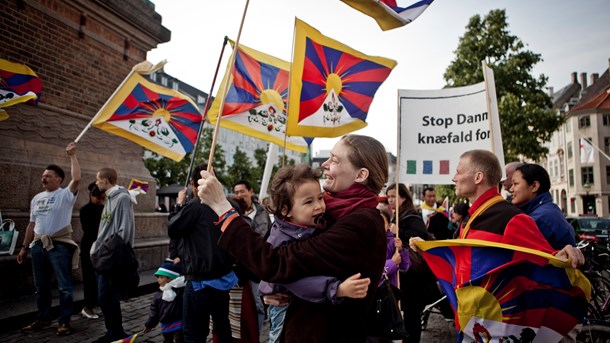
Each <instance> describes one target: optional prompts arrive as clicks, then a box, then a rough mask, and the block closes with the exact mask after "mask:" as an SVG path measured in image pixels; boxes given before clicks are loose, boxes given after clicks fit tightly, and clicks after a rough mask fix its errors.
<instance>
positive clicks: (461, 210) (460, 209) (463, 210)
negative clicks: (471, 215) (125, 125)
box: [453, 202, 470, 218]
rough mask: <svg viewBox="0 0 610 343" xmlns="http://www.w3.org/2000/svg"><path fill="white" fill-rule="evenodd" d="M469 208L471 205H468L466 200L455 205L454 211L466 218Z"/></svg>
mask: <svg viewBox="0 0 610 343" xmlns="http://www.w3.org/2000/svg"><path fill="white" fill-rule="evenodd" d="M469 209H470V205H468V203H465V202H459V203H457V204H455V205H453V212H455V213H457V214H459V215H461V216H462V217H463V218H466V217H467V216H468V210H469Z"/></svg>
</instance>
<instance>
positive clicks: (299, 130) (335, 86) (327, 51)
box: [288, 19, 396, 137]
mask: <svg viewBox="0 0 610 343" xmlns="http://www.w3.org/2000/svg"><path fill="white" fill-rule="evenodd" d="M295 25H296V28H295V40H294V51H293V61H292V68H291V69H290V103H289V115H288V134H290V135H296V136H307V137H338V136H341V135H344V134H346V133H349V132H352V131H355V130H358V129H361V128H363V127H365V126H366V125H367V124H366V117H367V114H368V111H369V107H370V106H371V103H372V101H373V97H374V96H375V93H376V92H377V89H378V88H379V86H381V84H382V83H383V81H385V79H386V78H387V77H388V76H389V75H390V72H391V71H392V69H393V68H394V67H395V66H396V61H393V60H390V59H387V58H383V57H373V56H367V55H365V54H363V53H361V52H358V51H356V50H354V49H352V48H350V47H348V46H347V45H344V44H342V43H340V42H338V41H336V40H334V39H331V38H328V37H326V36H324V35H322V34H321V33H320V32H319V31H318V30H316V29H314V28H313V27H311V26H309V25H307V24H306V23H304V22H302V21H300V20H298V19H296V24H295Z"/></svg>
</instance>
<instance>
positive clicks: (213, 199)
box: [197, 170, 231, 216]
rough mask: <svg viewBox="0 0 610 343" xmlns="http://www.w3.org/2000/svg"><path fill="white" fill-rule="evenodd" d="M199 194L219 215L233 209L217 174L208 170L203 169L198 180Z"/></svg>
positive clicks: (203, 201)
mask: <svg viewBox="0 0 610 343" xmlns="http://www.w3.org/2000/svg"><path fill="white" fill-rule="evenodd" d="M197 183H198V185H199V186H198V187H197V196H198V197H199V199H201V202H202V203H204V204H206V205H208V206H210V208H212V210H213V211H214V212H216V214H217V215H219V216H220V215H222V214H224V213H226V212H227V211H229V210H230V209H231V204H230V203H229V201H228V200H227V198H226V197H225V193H224V189H223V187H222V185H221V184H220V182H219V181H218V179H217V178H216V176H214V175H213V174H212V173H210V172H208V171H207V170H202V171H201V179H199V181H197Z"/></svg>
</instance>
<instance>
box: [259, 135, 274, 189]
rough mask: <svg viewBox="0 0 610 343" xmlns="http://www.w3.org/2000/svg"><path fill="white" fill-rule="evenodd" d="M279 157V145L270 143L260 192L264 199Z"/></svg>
mask: <svg viewBox="0 0 610 343" xmlns="http://www.w3.org/2000/svg"><path fill="white" fill-rule="evenodd" d="M276 159H277V145H275V144H274V143H269V147H268V148H267V161H266V162H265V170H264V171H263V177H262V180H261V190H260V192H259V193H258V198H259V199H263V198H264V197H266V196H267V189H268V188H269V180H270V179H271V172H272V171H273V164H274V162H275V160H276Z"/></svg>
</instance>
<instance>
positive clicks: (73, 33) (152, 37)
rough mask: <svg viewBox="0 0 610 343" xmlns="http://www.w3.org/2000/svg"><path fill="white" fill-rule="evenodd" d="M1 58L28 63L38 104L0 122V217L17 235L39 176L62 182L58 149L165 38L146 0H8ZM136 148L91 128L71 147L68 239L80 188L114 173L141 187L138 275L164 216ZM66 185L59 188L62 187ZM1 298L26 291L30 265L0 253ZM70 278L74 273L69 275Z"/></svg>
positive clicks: (155, 249)
mask: <svg viewBox="0 0 610 343" xmlns="http://www.w3.org/2000/svg"><path fill="white" fill-rule="evenodd" d="M2 12H3V15H2V16H0V36H1V37H3V38H2V44H1V45H0V58H2V59H6V60H9V61H11V62H15V63H22V64H25V65H27V66H29V67H30V68H31V69H32V70H34V71H35V72H36V73H37V75H38V76H39V77H40V79H41V80H42V83H43V90H42V96H41V98H40V99H39V102H38V105H37V106H33V105H29V104H17V105H15V106H11V107H8V108H6V109H5V110H6V111H7V112H8V114H9V116H10V117H9V119H8V120H5V121H2V122H0V176H1V181H0V210H1V211H2V215H3V217H4V218H11V219H13V220H14V221H15V222H16V224H17V229H18V230H19V231H21V234H20V237H19V243H18V244H17V245H18V248H19V247H20V246H21V241H22V240H23V233H24V232H25V231H24V230H25V228H26V226H27V224H28V222H29V207H30V200H31V199H32V197H33V196H34V195H35V194H37V193H38V192H40V191H42V190H43V189H42V185H41V175H42V172H43V171H44V168H45V167H46V166H47V165H49V164H52V163H54V164H57V165H59V166H61V167H62V168H64V170H65V171H66V175H67V177H66V178H67V179H68V178H69V177H68V175H69V171H70V159H69V158H68V156H67V155H66V153H65V147H66V145H67V144H68V143H69V142H71V141H74V140H75V139H76V137H77V136H78V135H79V133H80V132H81V131H82V130H83V129H84V128H85V127H86V126H87V124H88V123H89V121H90V120H91V119H92V117H93V116H94V115H95V114H96V113H97V111H98V110H99V109H100V108H101V107H102V105H103V104H104V103H105V102H106V100H107V99H108V98H109V97H110V95H111V94H112V93H113V92H114V90H115V89H116V87H117V86H118V85H119V84H120V83H121V82H122V80H123V79H124V78H125V76H126V75H127V74H128V72H129V71H130V70H131V68H132V66H134V65H135V64H137V63H139V62H141V61H143V60H145V59H146V54H147V52H148V51H150V50H151V49H153V48H155V47H156V46H157V45H158V44H160V43H163V42H167V41H169V39H170V32H169V30H168V29H166V28H165V27H163V26H162V23H161V16H160V15H159V14H157V13H156V12H155V10H154V5H153V4H152V3H151V2H149V1H146V0H16V1H3V2H2ZM142 153H143V148H141V147H140V146H138V145H136V144H135V143H132V142H130V141H128V140H125V139H123V138H121V137H118V136H114V135H111V134H109V133H107V132H105V131H101V130H98V129H95V128H91V129H89V131H87V133H86V134H85V135H84V136H83V138H82V139H81V140H80V142H79V143H78V159H79V161H80V165H81V168H82V181H81V184H80V187H79V194H78V198H77V202H76V205H75V206H74V212H73V217H72V227H73V228H74V238H75V240H76V241H77V242H79V241H80V237H81V236H82V231H81V229H80V221H79V218H78V210H79V208H80V207H82V206H83V205H85V204H86V203H87V202H88V194H87V185H88V184H89V183H90V182H93V181H95V173H96V171H97V170H98V169H99V168H101V167H107V166H109V167H112V168H115V169H116V170H117V172H118V174H119V180H118V183H119V184H120V185H122V186H125V187H126V186H127V185H128V184H129V181H130V180H131V179H132V178H136V179H138V180H144V181H148V182H149V183H150V190H151V191H150V192H149V193H148V194H146V195H140V196H139V197H138V204H137V205H136V207H135V211H136V247H135V248H136V253H137V254H138V256H139V259H140V268H141V269H142V270H145V269H151V268H154V267H157V266H158V265H159V263H160V262H161V261H162V260H163V258H164V257H165V255H166V254H167V242H168V239H167V231H166V230H167V226H166V224H167V215H166V214H160V213H155V212H154V206H155V192H154V190H155V188H156V187H155V185H154V179H153V178H152V177H151V176H150V173H149V172H148V170H147V169H146V168H145V166H144V163H143V161H142ZM66 185H67V183H64V184H63V185H62V186H64V187H65V186H66ZM0 274H1V275H11V278H0V290H1V291H0V300H1V299H2V298H3V297H7V296H15V295H19V294H31V293H32V292H33V284H32V272H31V264H30V263H29V262H28V263H26V264H25V265H22V266H18V265H17V263H16V257H15V256H14V255H13V256H0ZM74 277H75V279H76V280H79V279H80V272H79V271H76V272H75V273H74Z"/></svg>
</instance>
